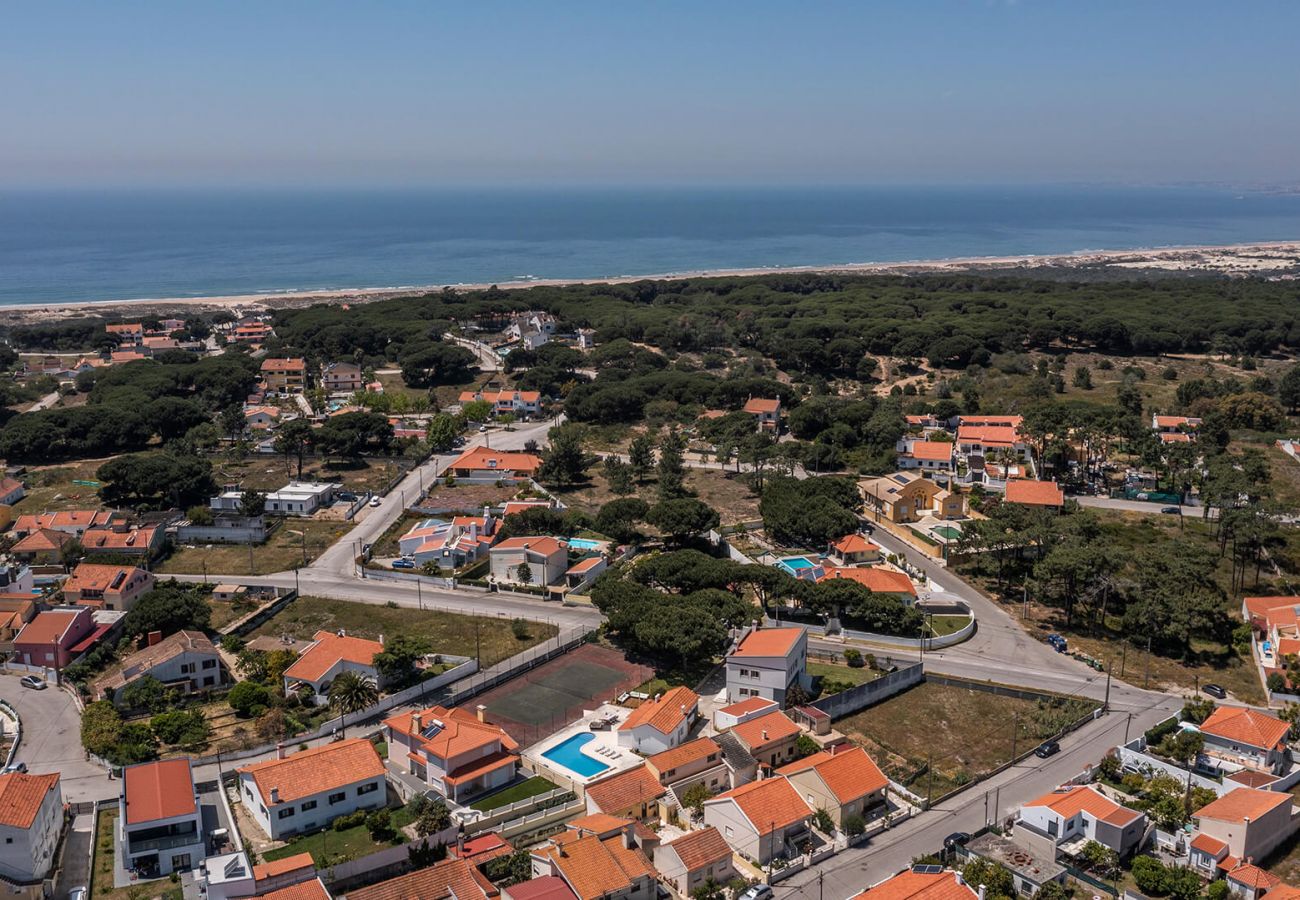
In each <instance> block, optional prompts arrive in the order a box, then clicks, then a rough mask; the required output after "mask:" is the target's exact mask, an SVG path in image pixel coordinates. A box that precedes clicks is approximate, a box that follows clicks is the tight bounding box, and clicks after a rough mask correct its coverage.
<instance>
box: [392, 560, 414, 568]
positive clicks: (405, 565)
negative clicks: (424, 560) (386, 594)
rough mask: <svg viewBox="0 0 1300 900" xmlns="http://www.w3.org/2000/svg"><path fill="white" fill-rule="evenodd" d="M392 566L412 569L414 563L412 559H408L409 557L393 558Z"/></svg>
mask: <svg viewBox="0 0 1300 900" xmlns="http://www.w3.org/2000/svg"><path fill="white" fill-rule="evenodd" d="M393 568H394V569H414V568H415V563H414V562H413V561H412V560H409V559H395V560H393Z"/></svg>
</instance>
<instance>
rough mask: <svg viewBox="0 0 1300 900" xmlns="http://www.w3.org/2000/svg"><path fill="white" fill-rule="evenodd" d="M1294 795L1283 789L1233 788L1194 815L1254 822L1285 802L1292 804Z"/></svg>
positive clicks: (1204, 817)
mask: <svg viewBox="0 0 1300 900" xmlns="http://www.w3.org/2000/svg"><path fill="white" fill-rule="evenodd" d="M1291 800H1292V797H1291V795H1290V794H1287V793H1283V792H1281V791H1261V790H1257V789H1256V788H1248V787H1239V788H1233V789H1232V790H1230V791H1228V793H1226V794H1224V795H1223V796H1222V797H1220V798H1219V799H1217V800H1214V801H1212V802H1210V803H1209V804H1207V805H1205V806H1203V807H1201V808H1200V809H1199V810H1197V811H1196V812H1195V813H1194V815H1195V816H1196V817H1197V818H1199V819H1214V820H1216V821H1220V822H1241V821H1244V820H1246V819H1250V820H1251V821H1252V822H1254V821H1255V820H1257V819H1258V818H1259V817H1260V816H1263V815H1266V814H1268V813H1270V812H1272V811H1273V810H1275V809H1277V808H1278V807H1279V806H1282V805H1283V804H1287V805H1290V803H1291Z"/></svg>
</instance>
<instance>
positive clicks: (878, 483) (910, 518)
mask: <svg viewBox="0 0 1300 900" xmlns="http://www.w3.org/2000/svg"><path fill="white" fill-rule="evenodd" d="M858 490H859V491H860V492H861V493H862V502H863V504H864V506H865V509H866V513H867V515H868V516H869V517H871V518H873V519H875V520H876V521H878V522H879V521H882V520H883V521H887V522H894V523H895V524H904V523H907V522H916V521H919V520H921V519H924V518H926V517H927V516H934V517H936V518H939V519H957V518H961V517H962V516H963V515H965V514H966V503H965V501H964V500H963V499H962V496H961V494H958V493H956V492H953V491H950V490H948V489H947V488H943V487H940V486H939V485H938V484H936V483H935V482H934V481H931V480H930V479H929V478H926V477H924V476H922V475H921V474H919V473H918V472H915V471H908V472H895V473H894V474H893V475H885V476H883V477H881V478H866V479H863V480H862V481H859V482H858Z"/></svg>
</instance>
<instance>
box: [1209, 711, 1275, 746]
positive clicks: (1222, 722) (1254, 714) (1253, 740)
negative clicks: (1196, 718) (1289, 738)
mask: <svg viewBox="0 0 1300 900" xmlns="http://www.w3.org/2000/svg"><path fill="white" fill-rule="evenodd" d="M1290 729H1291V726H1290V725H1288V724H1287V723H1286V722H1283V721H1282V720H1281V719H1279V718H1276V717H1274V716H1270V715H1266V714H1264V713H1262V712H1259V711H1257V710H1253V709H1247V708H1245V707H1240V706H1220V707H1218V708H1216V709H1215V710H1214V712H1212V713H1210V716H1209V718H1207V719H1206V720H1205V721H1204V722H1202V723H1201V733H1202V734H1209V735H1213V736H1215V737H1220V738H1223V739H1224V740H1226V741H1233V742H1235V743H1238V744H1248V745H1250V746H1251V747H1260V748H1263V749H1265V750H1274V749H1280V748H1282V747H1284V746H1285V745H1286V735H1287V732H1288V731H1290Z"/></svg>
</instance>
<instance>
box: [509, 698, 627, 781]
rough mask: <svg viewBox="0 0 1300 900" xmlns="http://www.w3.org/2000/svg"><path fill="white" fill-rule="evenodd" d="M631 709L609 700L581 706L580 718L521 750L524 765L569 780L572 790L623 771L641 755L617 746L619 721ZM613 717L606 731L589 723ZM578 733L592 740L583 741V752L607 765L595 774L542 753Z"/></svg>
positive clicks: (538, 772) (561, 779)
mask: <svg viewBox="0 0 1300 900" xmlns="http://www.w3.org/2000/svg"><path fill="white" fill-rule="evenodd" d="M631 713H632V710H630V709H628V708H626V707H623V706H614V705H613V704H610V703H602V704H601V705H600V707H599V708H598V709H594V710H583V712H582V718H581V719H579V720H578V721H577V722H574V723H573V724H572V725H567V726H565V727H564V728H562V729H560V730H559V731H557V732H555V734H552V735H550V736H549V737H546V738H543V739H542V740H540V741H538V742H537V743H536V744H533V745H532V746H531V747H528V748H527V749H525V750H524V752H523V758H524V765H525V767H526V768H528V769H530V770H531V771H533V772H536V773H537V774H539V775H543V776H545V777H547V778H550V779H552V780H556V781H559V782H560V783H564V784H568V785H569V786H570V787H571V788H573V789H574V790H580V789H581V788H583V787H585V786H586V785H588V784H590V783H591V782H593V781H599V780H600V779H601V778H607V777H609V776H610V775H613V774H614V773H616V772H622V771H624V770H626V769H631V768H633V767H634V766H637V765H640V763H641V757H640V756H638V755H637V754H635V753H633V752H632V751H631V750H628V749H627V748H626V747H619V746H618V731H617V728H618V725H620V724H622V723H623V722H624V721H625V720H626V719H627V717H628V716H629V715H631ZM611 717H612V718H616V719H617V720H618V722H617V723H616V724H615V725H614V726H612V727H611V728H610V729H608V730H605V731H592V730H591V723H592V722H593V721H595V720H597V719H604V718H611ZM578 734H590V735H592V736H593V737H594V740H592V741H591V742H589V743H587V744H584V745H583V746H582V747H580V748H579V750H580V752H581V753H582V754H583V755H584V756H589V757H591V758H592V759H595V760H599V761H600V762H602V763H605V765H607V766H609V768H607V769H605V770H603V771H601V772H598V773H597V774H595V775H588V776H583V775H579V774H578V773H577V772H575V771H573V770H572V769H570V768H568V767H567V766H564V765H561V764H560V763H558V762H555V761H554V760H551V759H547V758H546V757H545V756H543V755H542V754H544V753H546V752H547V751H548V750H550V749H552V748H553V747H555V746H557V745H558V744H562V743H564V742H565V741H567V740H568V739H569V738H571V737H573V736H574V735H578Z"/></svg>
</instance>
